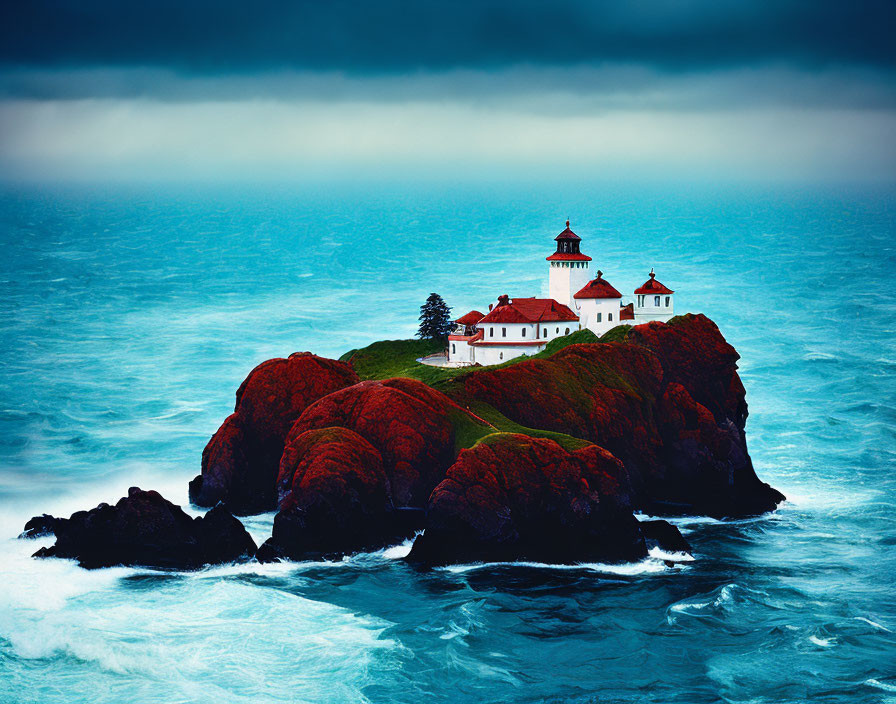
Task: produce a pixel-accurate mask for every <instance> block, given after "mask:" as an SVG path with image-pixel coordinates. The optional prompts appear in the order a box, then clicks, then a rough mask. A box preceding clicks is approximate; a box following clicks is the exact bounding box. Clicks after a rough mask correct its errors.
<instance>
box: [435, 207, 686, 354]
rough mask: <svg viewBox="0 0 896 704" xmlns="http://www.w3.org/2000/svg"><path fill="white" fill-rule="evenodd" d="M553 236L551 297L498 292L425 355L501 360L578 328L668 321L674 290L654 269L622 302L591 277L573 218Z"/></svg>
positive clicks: (599, 278) (600, 279)
mask: <svg viewBox="0 0 896 704" xmlns="http://www.w3.org/2000/svg"><path fill="white" fill-rule="evenodd" d="M554 241H555V242H556V243H557V251H556V252H554V253H553V254H551V255H550V256H549V257H546V259H547V261H548V263H549V265H550V267H549V269H548V291H549V296H550V297H549V298H522V297H518V298H513V299H511V298H510V296H507V295H504V296H499V297H498V302H497V304H492V305H489V307H488V313H485V314H482V313H480V312H479V311H476V310H473V311H470V312H469V313H467V314H466V315H464V316H462V317H460V318H458V319H457V320H456V321H455V326H456V327H455V329H454V331H453V333H452V334H451V335H449V336H448V349H447V351H446V353H445V354H444V355H442V356H440V357H438V359H436V358H427V359H426V360H421V361H424V362H425V363H427V364H437V365H446V366H450V367H459V366H468V365H473V364H481V365H491V364H501V363H503V362H507V361H509V360H511V359H514V358H515V357H519V356H521V355H533V354H537V353H539V352H541V351H542V350H543V349H544V347H545V345H547V343H548V342H550V341H551V340H553V339H555V338H557V337H563V336H565V335H569V334H571V333H573V332H575V331H576V330H583V329H586V328H587V329H588V330H591V331H592V332H593V333H594V334H595V335H598V336H600V335H603V334H604V333H606V332H607V331H608V330H611V329H612V328H615V327H616V326H617V325H640V324H641V323H648V322H650V321H652V320H660V321H663V322H666V321H667V320H669V319H670V318H671V317H672V316H673V314H674V313H673V310H674V305H673V298H674V294H675V292H674V291H673V290H672V289H670V288H668V287H666V286H664V285H663V284H661V283H660V282H659V281H657V280H656V275H655V274H654V272H653V269H651V270H650V278H649V279H648V280H647V281H646V282H644V284H643V285H642V286H639V287H638V288H636V289H635V291H634V300H633V301H631V302H629V303H623V296H622V294H621V293H620V292H619V291H618V290H617V289H616V288H614V287H613V285H612V284H611V283H610V282H609V281H607V280H606V279H605V278H604V273H603V272H602V271H600V270H598V271H597V275H596V276H595V278H593V279H592V278H591V270H590V265H591V257H589V256H587V255H585V254H582V252H581V251H580V249H579V247H580V243H581V238H580V237H579V236H578V235H577V234H576V233H575V232H573V231H572V230H571V229H569V220H567V221H566V229H565V230H563V232H561V233H560V234H559V235H557V236H556V237H555V238H554ZM439 360H441V361H439Z"/></svg>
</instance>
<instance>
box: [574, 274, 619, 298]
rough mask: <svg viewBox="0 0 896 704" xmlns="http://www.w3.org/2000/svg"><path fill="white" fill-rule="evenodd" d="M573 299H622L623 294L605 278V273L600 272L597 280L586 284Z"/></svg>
mask: <svg viewBox="0 0 896 704" xmlns="http://www.w3.org/2000/svg"><path fill="white" fill-rule="evenodd" d="M573 298H622V294H621V293H619V291H617V290H616V289H615V288H613V287H612V286H611V285H610V282H609V281H607V280H606V279H605V278H604V272H602V271H600V270H598V272H597V278H596V279H593V280H592V281H589V282H588V283H587V284H585V285H584V286H583V287H582V290H581V291H579V292H578V293H576V294H575V295H574V296H573Z"/></svg>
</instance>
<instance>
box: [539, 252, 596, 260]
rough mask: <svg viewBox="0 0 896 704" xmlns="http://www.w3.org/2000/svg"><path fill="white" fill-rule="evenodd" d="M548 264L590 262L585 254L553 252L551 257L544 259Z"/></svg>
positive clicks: (589, 258)
mask: <svg viewBox="0 0 896 704" xmlns="http://www.w3.org/2000/svg"><path fill="white" fill-rule="evenodd" d="M545 259H547V260H548V261H549V262H590V261H591V257H589V256H588V255H587V254H582V253H580V252H576V253H575V254H573V253H572V252H565V253H564V252H554V253H553V254H552V255H551V256H549V257H545Z"/></svg>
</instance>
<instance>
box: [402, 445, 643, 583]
mask: <svg viewBox="0 0 896 704" xmlns="http://www.w3.org/2000/svg"><path fill="white" fill-rule="evenodd" d="M627 491H628V480H627V477H626V473H625V468H624V467H623V466H622V464H621V463H620V462H619V461H618V460H617V459H616V458H615V457H613V456H612V455H611V454H610V453H609V452H607V451H605V450H603V449H602V448H599V447H597V446H589V447H586V448H584V449H582V450H578V451H576V452H567V451H566V450H564V449H563V448H562V447H560V446H559V445H558V444H557V443H556V442H554V441H553V440H547V439H540V438H530V437H528V436H526V435H518V434H511V433H500V434H494V435H490V436H488V437H487V438H485V439H484V440H482V441H480V442H479V443H478V444H477V445H476V446H475V447H474V448H472V449H470V450H464V451H462V452H461V453H460V456H459V457H458V459H457V462H455V463H454V464H453V465H452V466H451V468H450V469H449V470H448V473H447V476H446V477H445V479H444V480H443V481H442V482H441V483H440V484H439V485H438V486H437V487H436V489H435V490H434V491H433V493H432V496H431V497H430V500H429V506H428V509H427V520H426V529H425V531H424V532H423V534H422V535H421V536H419V537H418V538H417V539H416V541H415V542H414V547H413V549H412V550H411V553H410V555H409V556H408V560H409V561H410V562H413V563H421V564H425V565H441V564H447V563H452V562H482V561H487V562H494V561H518V560H532V561H538V562H549V563H577V562H591V561H611V562H617V561H625V560H636V559H639V558H642V557H644V556H645V555H646V554H647V549H646V547H645V543H644V538H643V537H642V535H641V531H640V529H639V525H638V521H637V519H635V517H634V516H633V515H632V512H631V508H630V504H629V497H628V495H627Z"/></svg>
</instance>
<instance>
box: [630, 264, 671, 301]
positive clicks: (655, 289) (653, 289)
mask: <svg viewBox="0 0 896 704" xmlns="http://www.w3.org/2000/svg"><path fill="white" fill-rule="evenodd" d="M643 293H675V291H673V290H672V289H671V288H666V287H665V286H663V285H662V284H661V283H660V282H659V281H657V280H656V275H655V274H654V273H653V269H651V270H650V278H649V279H647V281H645V282H644V285H643V286H641V288H636V289H635V294H636V295H640V294H643Z"/></svg>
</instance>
